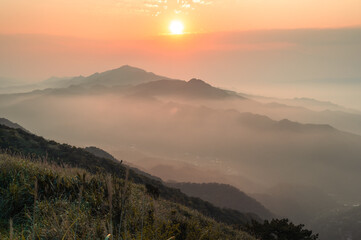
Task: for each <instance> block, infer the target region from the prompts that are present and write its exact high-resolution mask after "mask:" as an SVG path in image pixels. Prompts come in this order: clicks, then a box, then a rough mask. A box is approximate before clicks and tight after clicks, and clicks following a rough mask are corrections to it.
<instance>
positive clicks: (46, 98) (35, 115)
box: [0, 66, 361, 223]
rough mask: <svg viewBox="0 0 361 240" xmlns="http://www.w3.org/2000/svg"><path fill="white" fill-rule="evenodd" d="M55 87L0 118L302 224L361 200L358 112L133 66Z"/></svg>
mask: <svg viewBox="0 0 361 240" xmlns="http://www.w3.org/2000/svg"><path fill="white" fill-rule="evenodd" d="M44 84H45V85H46V83H44ZM49 87H51V88H47V89H45V90H36V91H33V92H27V93H18V94H2V95H0V112H1V114H2V115H3V116H4V117H6V118H8V119H11V120H12V121H15V122H17V123H19V124H20V125H21V126H24V127H25V128H26V129H27V130H29V131H31V132H33V133H36V134H38V135H42V136H44V137H46V138H48V139H55V140H57V141H61V142H65V143H69V144H72V145H77V146H83V147H86V146H97V147H100V148H102V149H105V150H107V151H109V152H110V153H111V154H113V155H114V156H115V157H116V158H117V159H119V160H120V159H121V160H123V161H125V162H127V163H129V164H130V165H132V166H136V167H138V168H139V169H141V170H144V171H146V172H148V173H151V174H153V175H155V176H157V177H160V178H162V179H163V180H165V181H170V180H172V181H178V182H196V183H203V182H219V183H225V184H231V185H233V186H235V187H237V188H238V189H241V190H242V191H245V192H247V193H250V194H252V196H253V197H255V198H256V199H257V200H258V201H259V202H261V203H262V204H263V205H264V206H265V207H266V208H268V209H270V210H271V211H272V212H274V213H275V214H277V215H279V216H285V217H290V218H291V219H292V220H294V221H296V222H303V223H308V222H311V221H312V220H313V219H314V218H315V217H317V216H319V215H321V214H325V213H328V212H329V211H330V210H331V209H339V208H342V207H343V206H344V205H350V204H356V203H360V202H361V192H360V191H358V190H357V188H358V186H357V183H359V182H360V180H361V177H360V175H359V169H360V167H361V162H360V158H361V137H360V136H359V135H358V134H361V114H359V113H358V112H357V111H354V110H350V109H347V108H344V107H341V106H338V105H333V104H331V103H328V104H324V103H322V102H317V101H316V100H313V101H314V102H312V103H310V100H309V99H308V100H305V99H303V100H302V101H301V100H300V99H293V100H284V99H283V100H280V99H264V98H262V99H261V98H260V97H253V96H249V95H245V94H239V93H236V92H232V91H227V90H223V89H219V88H215V87H213V86H211V85H209V84H207V83H206V82H204V81H202V80H199V79H192V80H189V81H183V80H174V79H169V78H166V77H162V76H158V75H155V74H153V73H148V72H145V71H143V70H140V69H136V68H132V67H129V66H124V67H121V68H119V69H115V70H112V71H108V72H105V73H97V74H94V75H91V76H89V77H76V78H67V79H56V81H55V80H54V81H51V84H50V85H49ZM312 106H313V107H312ZM316 106H317V107H316Z"/></svg>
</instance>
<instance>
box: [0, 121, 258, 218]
mask: <svg viewBox="0 0 361 240" xmlns="http://www.w3.org/2000/svg"><path fill="white" fill-rule="evenodd" d="M0 148H1V149H7V150H8V151H10V152H12V153H14V154H16V153H20V154H22V155H25V156H32V157H34V158H43V159H44V160H45V161H47V162H48V163H55V164H60V165H62V166H63V165H68V166H69V167H76V168H80V169H85V170H86V171H89V172H90V173H92V174H95V173H100V174H104V173H106V174H112V175H114V176H115V177H119V178H123V179H124V178H126V175H127V171H128V170H127V167H126V166H124V165H122V164H121V163H120V162H116V161H113V160H109V159H106V158H99V157H97V156H95V155H93V154H91V153H89V152H87V151H85V150H84V149H82V148H76V147H72V146H69V145H67V144H58V143H56V142H54V141H48V140H45V139H44V138H42V137H39V136H36V135H33V134H30V133H27V132H25V131H23V130H21V129H13V128H9V127H6V126H4V125H0ZM129 180H131V181H132V182H134V183H136V184H143V185H151V186H152V188H154V189H157V190H156V191H157V192H158V194H159V195H160V197H162V198H163V199H165V200H168V201H171V202H175V203H179V204H182V205H184V206H187V207H189V208H192V209H195V210H197V211H199V212H200V213H202V214H204V215H205V216H208V217H211V218H214V219H215V220H217V221H219V222H223V223H226V224H245V223H247V222H249V221H250V220H251V219H256V220H259V217H258V216H257V215H255V214H249V213H247V214H245V213H240V212H238V211H236V210H231V209H221V208H217V207H215V206H213V205H212V204H210V203H208V202H205V201H203V200H201V199H199V198H194V197H188V196H187V195H185V194H183V193H181V192H180V191H179V190H177V189H173V188H170V187H167V186H165V185H164V184H163V183H162V182H160V181H157V180H155V179H151V178H148V177H146V176H144V175H139V174H137V173H136V172H135V171H133V170H132V169H129Z"/></svg>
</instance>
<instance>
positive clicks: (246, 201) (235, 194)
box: [167, 182, 274, 219]
mask: <svg viewBox="0 0 361 240" xmlns="http://www.w3.org/2000/svg"><path fill="white" fill-rule="evenodd" d="M167 185H168V186H170V187H173V188H178V189H180V190H181V191H182V192H183V193H185V194H187V195H188V196H192V197H199V198H200V199H203V200H205V201H208V202H210V203H212V204H214V205H215V206H218V207H222V208H231V209H235V210H238V211H240V212H247V211H248V212H253V213H256V214H257V215H258V216H260V217H262V218H264V219H271V218H272V217H274V215H273V214H272V213H270V212H269V211H268V210H267V209H266V208H265V207H264V206H263V205H262V204H260V203H259V202H257V201H256V200H255V199H253V198H252V197H249V196H248V195H247V194H245V193H244V192H242V191H240V190H238V189H237V188H235V187H233V186H231V185H227V184H219V183H177V182H168V183H167Z"/></svg>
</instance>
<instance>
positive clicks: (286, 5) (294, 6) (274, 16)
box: [0, 0, 361, 39]
mask: <svg viewBox="0 0 361 240" xmlns="http://www.w3.org/2000/svg"><path fill="white" fill-rule="evenodd" d="M0 6H1V7H0V32H1V33H3V34H10V33H11V34H14V33H16V34H19V33H21V34H23V33H27V34H54V35H67V36H78V37H87V38H89V37H90V38H102V39H104V38H106V39H122V38H127V37H130V36H138V37H144V36H154V35H159V34H164V33H168V25H169V22H170V21H171V20H172V19H180V20H182V21H183V22H184V24H185V30H186V31H187V32H193V33H200V32H218V31H239V30H253V29H280V28H287V29H294V28H335V27H345V26H357V25H361V1H360V0H342V1H340V0H292V1H289V0H268V1H265V0H213V1H211V0H102V1H99V0H87V1H85V0H32V1H24V0H1V1H0Z"/></svg>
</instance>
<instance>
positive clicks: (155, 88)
mask: <svg viewBox="0 0 361 240" xmlns="http://www.w3.org/2000/svg"><path fill="white" fill-rule="evenodd" d="M129 91H130V94H132V95H136V96H152V97H154V96H160V97H161V96H165V97H167V96H168V97H171V96H173V97H183V98H188V99H189V98H190V99H202V98H205V99H214V100H217V99H218V100H222V99H227V98H238V99H244V98H243V97H240V96H237V94H236V93H233V92H230V91H225V90H223V89H219V88H215V87H213V86H211V85H210V84H208V83H206V82H204V81H202V80H200V79H195V78H193V79H191V80H189V81H188V82H186V81H181V80H158V81H152V82H147V83H143V84H139V85H137V86H135V87H133V88H132V89H130V90H129Z"/></svg>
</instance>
